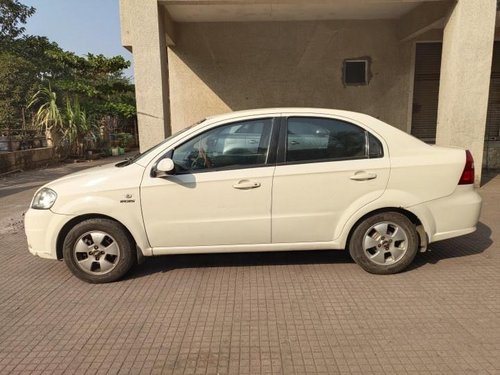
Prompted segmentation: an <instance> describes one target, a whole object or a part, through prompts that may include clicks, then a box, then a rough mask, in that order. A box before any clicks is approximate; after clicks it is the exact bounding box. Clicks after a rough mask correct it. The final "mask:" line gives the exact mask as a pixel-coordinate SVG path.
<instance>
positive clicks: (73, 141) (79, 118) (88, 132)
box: [63, 98, 96, 156]
mask: <svg viewBox="0 0 500 375" xmlns="http://www.w3.org/2000/svg"><path fill="white" fill-rule="evenodd" d="M63 117H64V122H65V125H64V129H63V140H64V141H66V142H67V143H68V144H69V146H70V148H71V152H72V153H73V155H78V156H83V154H84V151H85V150H84V148H85V138H86V137H90V138H95V133H96V125H95V123H94V122H93V121H92V118H91V116H89V115H87V112H85V110H84V109H82V108H81V106H80V102H79V100H78V98H75V99H73V101H71V100H70V99H69V98H66V107H65V110H64V116H63Z"/></svg>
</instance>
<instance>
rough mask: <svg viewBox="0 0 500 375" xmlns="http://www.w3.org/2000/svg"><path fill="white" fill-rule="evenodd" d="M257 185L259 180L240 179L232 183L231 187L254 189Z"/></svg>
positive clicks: (258, 185)
mask: <svg viewBox="0 0 500 375" xmlns="http://www.w3.org/2000/svg"><path fill="white" fill-rule="evenodd" d="M258 187H260V182H253V181H248V180H241V181H238V183H236V184H234V185H233V188H235V189H239V190H249V189H256V188H258Z"/></svg>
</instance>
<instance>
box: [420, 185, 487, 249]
mask: <svg viewBox="0 0 500 375" xmlns="http://www.w3.org/2000/svg"><path fill="white" fill-rule="evenodd" d="M481 202H482V198H481V196H480V195H479V194H478V193H477V191H476V190H475V189H474V187H473V186H472V185H464V186H457V189H456V190H455V192H454V193H453V194H451V195H449V196H447V197H444V198H440V199H435V200H433V201H429V202H426V203H423V204H420V205H416V206H413V207H411V208H410V209H411V210H412V211H414V212H415V213H416V214H417V216H418V217H419V218H424V217H425V218H426V220H425V221H426V223H424V227H425V230H426V232H427V234H428V236H429V243H430V242H436V241H441V240H446V239H448V238H453V237H458V236H462V235H464V234H468V233H472V232H474V231H475V230H476V225H477V222H478V221H479V215H480V213H481ZM422 221H424V220H422Z"/></svg>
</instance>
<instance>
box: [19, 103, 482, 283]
mask: <svg viewBox="0 0 500 375" xmlns="http://www.w3.org/2000/svg"><path fill="white" fill-rule="evenodd" d="M473 183H474V164H473V160H472V156H471V154H470V152H469V151H465V150H462V149H458V148H444V147H437V146H430V145H427V144H425V143H423V142H421V141H419V140H418V139H416V138H413V137H412V136H410V135H408V134H406V133H404V132H402V131H400V130H398V129H396V128H395V127H393V126H390V125H387V124H385V123H383V122H381V121H379V120H377V119H375V118H373V117H370V116H367V115H364V114H360V113H354V112H347V111H336V110H327V109H314V108H277V109H262V110H251V111H242V112H235V113H230V114H225V115H221V116H215V117H211V118H208V119H206V120H204V121H202V122H200V123H198V124H196V125H194V126H192V127H189V128H186V129H184V130H182V131H181V132H179V133H177V134H175V135H173V136H171V137H169V138H167V139H166V140H164V141H163V142H162V143H160V144H158V145H157V146H155V147H153V148H152V149H150V150H148V151H146V152H144V153H142V154H140V155H138V156H136V157H134V158H133V159H130V160H126V161H123V162H119V163H117V164H111V165H105V166H101V167H96V168H92V169H88V170H85V171H83V172H79V173H75V174H71V175H68V176H66V177H63V178H60V179H58V180H56V181H53V182H51V183H48V184H47V185H45V186H43V187H42V188H41V189H39V190H38V191H37V192H36V194H35V196H34V198H33V201H32V202H31V208H30V209H29V210H28V211H27V213H26V216H25V226H26V235H27V238H28V246H29V250H30V252H31V253H33V254H35V255H38V256H40V257H43V258H51V259H64V261H65V262H66V264H67V266H68V267H69V269H70V270H71V271H72V272H73V273H74V274H75V275H76V276H77V277H79V278H80V279H82V280H85V281H88V282H93V283H102V282H110V281H114V280H117V279H119V278H121V277H122V276H123V275H124V274H125V273H126V272H127V271H128V270H129V269H130V268H131V267H132V266H133V265H134V264H135V263H137V262H138V261H140V260H141V259H142V257H143V256H153V255H164V254H196V253H215V252H253V251H281V250H318V249H346V248H347V249H348V250H349V252H350V254H351V256H352V258H353V259H354V260H355V261H356V263H358V264H359V265H360V266H361V267H362V268H363V269H365V270H366V271H368V272H371V273H377V274H391V273H395V272H399V271H402V270H404V269H405V268H406V267H407V266H408V265H409V264H410V263H411V262H412V261H413V259H414V257H415V255H416V254H417V252H418V251H419V250H420V251H423V250H425V248H426V246H427V245H428V244H429V243H431V242H435V241H439V240H444V239H447V238H451V237H456V236H460V235H463V234H467V233H471V232H473V231H474V230H475V228H476V224H477V221H478V218H479V213H480V208H481V197H480V196H479V195H478V194H477V192H476V191H475V189H474V184H473Z"/></svg>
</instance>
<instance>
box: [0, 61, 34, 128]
mask: <svg viewBox="0 0 500 375" xmlns="http://www.w3.org/2000/svg"><path fill="white" fill-rule="evenodd" d="M35 75H36V67H35V66H34V65H33V64H32V63H31V62H30V61H28V60H26V59H23V58H21V57H19V56H16V55H13V54H11V53H0V128H2V127H21V126H22V125H24V124H23V122H25V121H26V120H25V109H26V106H27V104H28V103H27V98H30V97H31V96H32V95H33V93H34V92H35V91H36V87H37V84H38V81H37V80H36V79H34V78H33V77H34V76H35Z"/></svg>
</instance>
